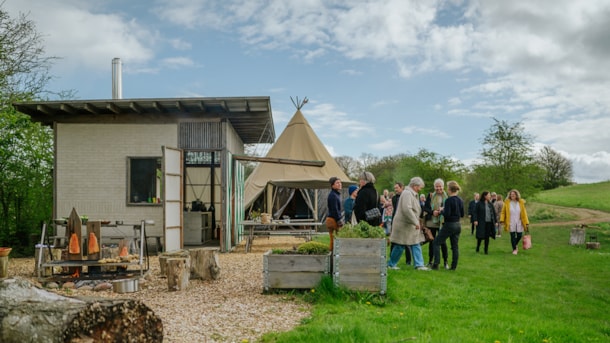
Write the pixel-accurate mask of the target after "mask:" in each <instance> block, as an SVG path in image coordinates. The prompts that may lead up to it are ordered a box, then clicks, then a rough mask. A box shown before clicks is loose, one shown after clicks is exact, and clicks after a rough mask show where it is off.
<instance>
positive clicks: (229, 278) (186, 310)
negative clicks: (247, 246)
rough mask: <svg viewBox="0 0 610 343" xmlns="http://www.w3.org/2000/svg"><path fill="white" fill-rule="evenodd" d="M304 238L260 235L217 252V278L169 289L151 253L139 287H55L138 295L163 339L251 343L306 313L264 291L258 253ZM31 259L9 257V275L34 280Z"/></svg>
mask: <svg viewBox="0 0 610 343" xmlns="http://www.w3.org/2000/svg"><path fill="white" fill-rule="evenodd" d="M300 243H303V240H302V239H297V238H293V237H285V238H284V237H271V238H269V239H268V238H259V239H256V240H255V241H254V244H253V247H252V252H251V253H248V254H245V253H243V246H238V247H237V248H236V251H235V252H232V253H226V254H219V255H218V257H219V263H220V267H221V275H220V278H219V279H218V280H211V281H202V280H191V281H190V283H189V288H188V289H187V290H185V291H181V292H168V291H167V280H166V279H165V278H161V277H160V275H159V262H158V259H157V258H156V257H151V260H150V263H151V264H150V270H149V272H148V273H147V275H146V282H145V283H144V285H143V286H142V287H141V290H140V291H139V292H135V293H125V294H117V293H113V292H112V290H110V291H101V292H93V291H82V290H78V289H76V290H69V291H64V290H58V291H57V292H58V293H60V294H64V295H75V296H96V297H116V298H130V299H139V300H142V301H143V302H144V303H145V304H146V305H148V306H149V307H150V308H152V309H153V310H154V311H155V313H156V314H157V315H158V316H160V317H161V319H162V321H163V329H164V337H165V339H164V342H255V341H256V340H257V339H258V338H260V336H262V335H263V334H264V333H267V332H274V331H276V332H279V331H289V330H292V329H293V328H294V327H295V326H297V325H298V324H299V323H300V322H301V320H302V319H303V318H305V317H308V316H309V315H310V307H309V305H308V304H305V303H302V302H298V301H297V300H296V299H295V298H294V297H291V296H288V295H278V294H262V287H263V280H262V270H263V266H262V261H263V258H262V254H263V253H264V252H265V251H267V250H268V249H270V248H272V247H273V248H276V247H277V248H279V247H284V248H291V247H292V246H293V245H297V244H300ZM33 273H34V259H33V258H10V259H9V275H8V277H13V276H19V277H24V278H28V279H31V280H33V281H35V278H34V277H33Z"/></svg>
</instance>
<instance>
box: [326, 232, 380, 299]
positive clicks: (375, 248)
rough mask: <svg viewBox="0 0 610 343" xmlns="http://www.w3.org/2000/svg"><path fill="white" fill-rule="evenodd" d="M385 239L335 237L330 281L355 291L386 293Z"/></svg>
mask: <svg viewBox="0 0 610 343" xmlns="http://www.w3.org/2000/svg"><path fill="white" fill-rule="evenodd" d="M386 244H387V243H386V240H385V239H384V238H335V243H334V247H333V257H334V262H333V280H334V282H335V284H336V285H338V286H344V287H347V288H348V289H351V290H355V291H369V292H379V293H380V294H385V293H386V291H387V275H388V273H387V260H386Z"/></svg>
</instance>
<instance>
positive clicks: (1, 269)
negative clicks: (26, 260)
mask: <svg viewBox="0 0 610 343" xmlns="http://www.w3.org/2000/svg"><path fill="white" fill-rule="evenodd" d="M7 276H8V256H0V279H3V278H5V277H7Z"/></svg>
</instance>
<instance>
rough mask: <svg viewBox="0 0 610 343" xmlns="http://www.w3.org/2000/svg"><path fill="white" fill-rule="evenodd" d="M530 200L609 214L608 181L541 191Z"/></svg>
mask: <svg viewBox="0 0 610 343" xmlns="http://www.w3.org/2000/svg"><path fill="white" fill-rule="evenodd" d="M531 200H532V201H535V202H540V203H545V204H552V205H559V206H567V207H578V208H590V209H594V210H600V211H604V212H610V181H606V182H599V183H591V184H583V185H573V186H568V187H561V188H556V189H552V190H548V191H543V192H540V193H538V194H537V195H536V196H535V197H534V198H532V199H531Z"/></svg>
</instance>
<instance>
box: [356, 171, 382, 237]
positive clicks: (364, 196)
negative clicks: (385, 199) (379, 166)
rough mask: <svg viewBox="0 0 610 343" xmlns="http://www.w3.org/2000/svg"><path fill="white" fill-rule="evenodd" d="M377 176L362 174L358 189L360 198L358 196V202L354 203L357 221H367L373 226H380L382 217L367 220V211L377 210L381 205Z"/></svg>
mask: <svg viewBox="0 0 610 343" xmlns="http://www.w3.org/2000/svg"><path fill="white" fill-rule="evenodd" d="M375 181H376V179H375V176H374V175H373V173H371V172H367V171H365V172H362V173H361V174H360V177H359V182H360V188H359V189H358V196H356V202H355V203H354V213H355V214H356V220H357V221H358V222H360V221H361V220H364V221H366V222H367V223H369V224H371V225H372V226H379V225H380V224H381V219H382V218H381V216H379V217H377V218H373V219H370V220H366V215H365V214H364V213H365V212H366V211H368V210H370V209H373V208H377V206H378V204H379V196H378V195H377V190H376V189H375Z"/></svg>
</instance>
